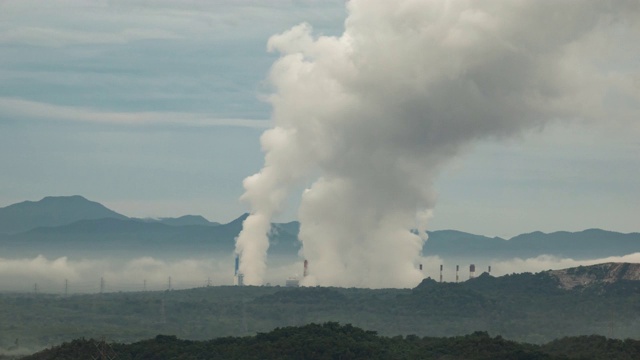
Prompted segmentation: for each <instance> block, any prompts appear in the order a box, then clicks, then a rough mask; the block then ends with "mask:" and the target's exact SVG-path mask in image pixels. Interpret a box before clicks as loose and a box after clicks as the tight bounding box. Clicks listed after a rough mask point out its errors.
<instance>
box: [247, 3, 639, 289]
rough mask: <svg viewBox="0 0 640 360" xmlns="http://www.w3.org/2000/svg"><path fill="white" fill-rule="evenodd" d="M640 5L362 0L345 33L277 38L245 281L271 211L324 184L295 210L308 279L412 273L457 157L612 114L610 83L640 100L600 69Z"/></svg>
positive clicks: (620, 79) (392, 279) (350, 281)
mask: <svg viewBox="0 0 640 360" xmlns="http://www.w3.org/2000/svg"><path fill="white" fill-rule="evenodd" d="M639 6H640V5H639V3H638V2H637V1H618V2H614V3H609V2H602V1H599V0H586V1H579V2H578V1H564V2H558V1H540V0H528V1H524V0H518V1H502V0H499V1H498V0H481V1H477V0H466V1H465V0H460V1H426V0H424V1H420V0H398V1H387V0H351V1H349V2H348V3H347V7H348V17H347V19H346V21H345V30H344V33H343V34H342V35H341V36H335V37H334V36H314V35H313V34H312V29H311V26H310V25H308V24H304V23H303V24H301V25H298V26H295V27H293V28H292V29H290V30H289V31H286V32H284V33H282V34H280V35H276V36H273V37H272V38H271V39H270V40H269V43H268V48H269V50H271V51H277V52H280V53H281V58H280V59H279V60H278V61H277V62H276V63H275V64H274V65H273V67H272V70H271V73H270V77H269V81H270V83H271V85H272V86H273V94H272V95H271V97H270V101H271V103H272V106H273V115H272V118H273V122H274V127H273V128H272V129H270V130H267V131H266V132H265V133H264V135H263V136H262V139H261V142H262V147H263V150H264V152H265V154H266V155H265V165H264V168H263V169H262V170H261V171H260V172H259V173H258V174H256V175H253V176H251V177H249V178H247V179H246V180H245V182H244V186H245V189H246V192H245V194H244V196H243V199H244V200H246V201H248V202H249V203H250V205H251V209H252V210H251V215H250V216H249V217H248V218H247V220H246V221H245V223H244V228H243V230H242V232H241V234H240V235H239V237H238V239H237V246H236V251H237V252H238V253H239V254H240V255H241V263H240V270H241V272H243V273H244V275H245V281H246V282H247V283H249V284H260V283H261V282H262V279H263V276H264V273H265V256H266V249H267V248H268V240H267V232H268V231H269V229H270V221H271V218H272V216H273V215H274V214H276V213H278V212H279V211H280V210H281V209H282V206H283V204H284V202H285V199H286V196H287V193H288V192H289V191H290V189H291V188H292V186H293V185H295V184H298V183H299V182H301V181H310V180H313V181H314V182H313V185H312V186H310V188H308V189H306V190H305V191H304V193H303V195H302V202H301V207H300V209H299V220H300V222H301V230H300V239H301V241H302V242H303V250H302V254H301V255H303V256H304V257H305V258H306V259H308V260H309V262H310V276H309V277H307V278H306V279H305V280H304V283H305V284H306V285H316V284H317V285H338V286H364V287H409V286H414V285H416V284H417V283H418V282H419V281H420V280H421V279H422V275H421V274H420V272H419V271H418V270H417V261H418V260H417V259H418V256H419V253H420V250H421V248H422V244H423V239H422V238H421V237H419V236H418V235H416V234H414V233H412V232H411V231H410V230H411V229H415V228H418V229H419V230H420V232H419V233H420V234H422V233H423V232H424V230H425V219H428V217H429V214H430V211H431V210H432V209H433V207H434V204H435V192H434V189H433V187H432V184H433V182H434V179H435V177H436V176H437V175H438V174H439V172H440V171H441V169H442V167H443V166H445V165H446V164H447V163H448V161H449V160H450V159H451V158H453V157H455V156H457V155H459V154H460V153H461V152H462V151H463V150H465V149H466V148H468V147H469V146H470V145H472V144H473V142H474V141H476V140H479V139H487V138H503V137H510V136H514V135H518V134H520V133H522V132H523V131H525V130H527V129H531V128H540V127H542V126H543V125H544V124H545V123H546V122H548V121H550V120H554V119H558V118H564V119H576V118H581V119H597V118H600V117H604V114H607V116H611V114H609V113H608V109H607V107H606V105H605V103H604V99H605V95H606V94H607V93H608V92H609V91H612V90H611V89H612V88H613V87H615V89H616V91H618V92H622V93H625V94H626V96H629V97H631V98H633V99H640V91H638V89H637V86H635V85H633V84H632V83H631V82H629V81H632V80H629V81H626V80H624V79H625V77H624V76H622V75H621V74H617V73H615V71H614V70H615V69H611V68H610V67H607V66H603V64H607V62H606V56H605V55H604V54H606V51H605V52H603V50H606V49H607V47H610V46H612V45H610V44H611V43H612V42H611V41H610V37H611V36H629V35H630V34H631V33H630V32H633V34H636V35H637V34H638V32H637V29H638V27H637V19H638V7H639ZM625 29H626V30H625ZM629 29H631V30H629ZM625 31H626V32H625ZM616 34H617V35H616ZM620 34H622V35H620ZM625 34H626V35H625ZM633 37H634V36H630V38H633ZM611 53H614V52H611ZM315 176H317V177H315ZM314 177H315V178H314ZM488 205H489V204H488Z"/></svg>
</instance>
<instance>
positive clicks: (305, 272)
mask: <svg viewBox="0 0 640 360" xmlns="http://www.w3.org/2000/svg"><path fill="white" fill-rule="evenodd" d="M307 275H309V261H308V260H306V259H305V260H304V272H303V273H302V276H304V277H307Z"/></svg>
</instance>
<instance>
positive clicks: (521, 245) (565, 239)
mask: <svg viewBox="0 0 640 360" xmlns="http://www.w3.org/2000/svg"><path fill="white" fill-rule="evenodd" d="M428 235H429V239H428V240H427V242H426V243H425V245H424V247H423V251H422V253H423V254H424V255H438V256H440V257H442V258H458V259H459V258H468V259H473V258H484V259H496V260H500V259H511V258H514V257H519V258H523V259H524V258H532V257H537V256H540V255H552V256H557V257H562V258H573V259H596V258H603V257H608V256H622V255H626V254H632V253H636V252H640V233H629V234H622V233H618V232H613V231H605V230H600V229H588V230H584V231H579V232H567V231H558V232H553V233H549V234H547V233H543V232H539V231H537V232H532V233H529V234H522V235H518V236H515V237H512V238H511V239H509V240H505V239H502V238H499V237H495V238H489V237H486V236H481V235H474V234H469V233H465V232H461V231H454V230H440V231H432V232H428Z"/></svg>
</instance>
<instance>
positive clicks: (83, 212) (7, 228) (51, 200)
mask: <svg viewBox="0 0 640 360" xmlns="http://www.w3.org/2000/svg"><path fill="white" fill-rule="evenodd" d="M103 218H113V219H126V218H127V217H126V216H124V215H121V214H118V213H117V212H115V211H112V210H109V209H107V208H106V207H105V206H103V205H102V204H100V203H97V202H94V201H89V200H87V199H85V198H84V197H82V196H79V195H75V196H48V197H45V198H43V199H42V200H40V201H24V202H21V203H17V204H13V205H9V206H7V207H3V208H0V233H5V234H12V233H18V232H23V231H28V230H31V229H34V228H37V227H41V226H62V225H67V224H71V223H73V222H76V221H80V220H90V219H103Z"/></svg>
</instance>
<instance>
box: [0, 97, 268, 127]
mask: <svg viewBox="0 0 640 360" xmlns="http://www.w3.org/2000/svg"><path fill="white" fill-rule="evenodd" d="M0 112H2V114H3V115H4V116H6V117H10V118H13V119H14V120H18V121H25V119H37V120H45V121H77V122H89V123H102V124H113V125H123V126H153V125H177V126H190V127H211V126H239V127H251V128H264V127H268V126H269V122H268V120H258V119H225V118H216V117H212V116H208V115H206V114H195V113H179V112H150V111H147V112H116V111H99V110H94V109H89V108H84V107H73V106H61V105H53V104H47V103H41V102H36V101H29V100H22V99H15V98H0Z"/></svg>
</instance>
